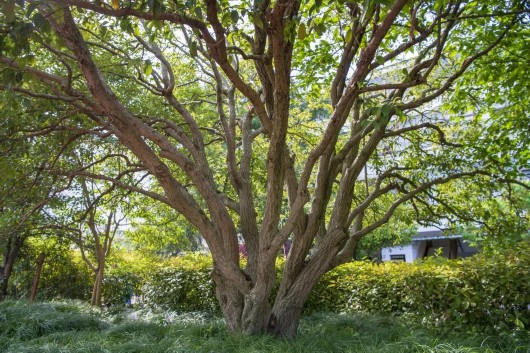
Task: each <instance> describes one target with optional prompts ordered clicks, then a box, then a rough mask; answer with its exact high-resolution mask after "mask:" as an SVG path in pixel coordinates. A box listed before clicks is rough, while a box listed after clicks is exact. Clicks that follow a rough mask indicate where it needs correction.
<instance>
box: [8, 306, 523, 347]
mask: <svg viewBox="0 0 530 353" xmlns="http://www.w3.org/2000/svg"><path fill="white" fill-rule="evenodd" d="M0 352H12V353H24V352H28V353H29V352H31V353H44V352H49V353H52V352H53V353H60V352H61V353H62V352H87V353H88V352H94V353H96V352H112V353H114V352H123V353H135V352H138V353H150V352H152V353H162V352H208V353H210V352H219V353H221V352H226V353H228V352H241V353H243V352H244V353H250V352H278V353H280V352H281V353H287V352H300V353H310V352H318V353H322V352H352V353H353V352H356V353H358V352H383V353H384V352H389V353H390V352H392V353H395V352H436V353H438V352H520V353H523V352H530V332H519V333H517V334H509V333H507V334H497V335H491V334H490V335H488V334H485V333H481V332H475V333H469V332H468V333H465V332H456V331H449V330H447V329H446V330H441V329H434V328H427V327H422V326H421V325H418V324H413V323H411V322H408V321H406V320H404V319H400V318H392V317H381V316H372V315H366V314H356V315H346V314H314V315H311V316H306V317H304V318H303V320H302V323H301V325H300V333H299V335H298V338H297V339H295V340H291V341H284V340H277V339H274V338H272V337H268V336H251V337H248V336H242V335H236V334H231V333H228V332H227V331H226V329H225V328H224V325H223V322H222V320H221V319H220V318H219V317H218V316H216V315H214V314H207V313H180V314H178V313H175V312H164V311H157V312H153V311H151V310H147V309H142V310H127V311H122V312H118V313H110V312H105V311H100V310H97V309H94V308H91V307H89V306H87V305H85V304H80V303H77V302H70V301H66V302H52V303H35V304H29V303H27V302H15V301H4V302H0Z"/></svg>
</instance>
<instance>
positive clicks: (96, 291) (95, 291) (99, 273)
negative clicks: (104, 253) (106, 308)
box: [90, 261, 105, 306]
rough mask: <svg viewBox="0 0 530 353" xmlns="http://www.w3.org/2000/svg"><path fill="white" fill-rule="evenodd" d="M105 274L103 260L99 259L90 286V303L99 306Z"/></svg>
mask: <svg viewBox="0 0 530 353" xmlns="http://www.w3.org/2000/svg"><path fill="white" fill-rule="evenodd" d="M104 275H105V262H103V261H101V262H100V263H99V266H98V267H97V270H96V276H95V278H94V286H93V288H92V298H91V299H90V304H92V305H95V306H101V296H102V293H103V278H104Z"/></svg>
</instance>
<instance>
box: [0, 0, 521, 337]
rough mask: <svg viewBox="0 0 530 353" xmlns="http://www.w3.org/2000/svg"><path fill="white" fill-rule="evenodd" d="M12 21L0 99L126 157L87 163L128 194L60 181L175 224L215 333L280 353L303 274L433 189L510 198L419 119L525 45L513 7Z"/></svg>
mask: <svg viewBox="0 0 530 353" xmlns="http://www.w3.org/2000/svg"><path fill="white" fill-rule="evenodd" d="M15 3H16V2H15V1H14V0H8V1H5V2H4V15H3V23H4V24H3V25H2V40H1V43H2V45H1V52H2V54H1V56H0V64H1V68H2V70H3V75H4V84H3V85H2V86H0V87H1V88H2V89H5V90H12V91H14V92H17V93H19V94H22V95H26V96H28V97H33V98H35V99H45V100H53V101H56V102H58V105H60V106H62V107H68V111H69V112H70V114H66V115H65V116H64V118H63V119H61V120H60V121H59V123H58V124H57V125H58V126H60V127H61V129H62V130H63V131H64V130H68V131H71V132H72V133H75V132H76V131H77V132H84V133H90V131H92V133H93V135H94V136H96V137H100V138H101V139H102V140H108V141H111V140H113V139H116V138H117V139H119V141H120V142H121V144H122V145H123V146H125V147H126V148H128V149H129V150H130V152H131V153H132V154H133V155H134V156H135V160H130V159H129V157H124V156H123V154H110V155H108V156H104V157H102V158H101V161H102V162H104V161H106V160H108V159H111V158H114V159H122V160H123V162H125V163H126V164H127V165H130V168H129V171H130V173H133V174H136V175H137V176H136V177H134V176H133V177H131V178H130V180H138V179H135V178H140V179H142V178H146V175H148V177H147V178H146V179H145V181H146V182H144V183H141V184H138V183H136V184H130V183H127V182H126V181H125V180H124V179H123V177H122V176H123V171H116V172H115V173H114V174H112V173H105V174H98V173H92V172H89V170H88V169H86V168H78V169H76V170H74V171H70V173H72V174H75V175H77V176H82V177H85V178H96V179H101V180H106V181H110V182H112V183H114V185H116V186H117V187H121V188H125V189H128V190H131V191H134V192H138V193H140V194H143V195H145V196H147V197H150V198H152V199H154V200H156V201H159V202H162V203H165V204H167V205H168V206H169V207H171V208H172V209H174V211H175V212H177V213H179V214H180V215H182V216H183V217H185V218H186V219H187V221H188V222H189V223H190V224H191V225H193V227H195V228H196V229H197V230H198V232H200V234H201V235H202V236H203V237H204V239H205V241H206V242H207V244H208V246H209V249H210V251H211V253H212V256H213V261H214V268H213V271H212V276H213V279H214V281H215V283H216V288H217V296H218V299H219V303H220V306H221V309H222V312H223V315H224V318H225V321H226V323H227V325H228V328H229V329H230V330H233V331H240V332H246V333H261V332H270V333H273V334H276V335H278V336H282V337H293V336H294V335H295V334H296V329H297V326H298V322H299V318H300V315H301V311H302V306H303V304H304V302H305V300H306V298H307V297H308V295H309V293H310V291H311V289H312V288H313V286H314V285H315V284H316V283H317V281H318V280H319V278H320V277H321V276H322V274H324V273H325V272H326V271H329V270H330V269H332V268H334V267H336V266H338V265H340V264H342V263H344V262H346V261H349V260H350V259H351V258H352V255H353V253H354V251H355V248H356V245H357V243H358V242H359V240H360V239H361V238H362V237H363V236H365V235H367V234H369V233H370V232H372V231H373V230H375V229H377V228H378V227H380V226H381V225H383V224H385V223H386V222H387V221H388V220H389V219H390V217H391V216H392V215H393V213H394V212H395V210H396V209H397V208H398V207H399V206H400V205H402V204H404V203H407V202H412V201H416V202H434V203H436V202H438V201H437V200H436V198H435V197H434V198H433V197H431V196H436V188H437V186H439V185H442V184H444V183H447V182H449V181H451V180H454V179H457V178H469V177H473V176H476V175H481V176H484V177H487V178H490V176H491V178H494V179H495V180H503V181H514V182H516V178H517V175H518V172H519V171H520V170H519V168H518V167H515V168H514V167H513V163H514V162H515V161H513V160H510V159H509V158H508V159H500V160H494V161H492V160H490V159H480V158H474V157H479V156H480V155H481V154H480V153H479V152H477V150H476V148H478V147H481V146H477V145H475V144H474V143H466V141H464V140H463V139H464V138H465V137H466V136H467V135H466V130H465V129H463V128H462V126H463V125H462V124H460V123H459V122H462V121H463V120H462V119H461V120H458V119H457V120H452V119H450V118H449V117H448V116H446V115H444V114H442V113H441V112H440V111H438V108H437V107H438V106H440V104H441V103H442V101H443V100H444V99H445V96H444V94H445V93H447V92H449V91H450V90H451V89H452V87H453V86H454V84H455V83H457V82H458V81H459V79H461V78H462V77H463V76H465V73H466V71H467V70H468V69H470V68H471V67H472V66H473V65H474V64H475V63H477V62H480V61H483V60H484V58H487V57H488V56H490V55H499V54H498V50H500V49H499V48H501V47H500V45H501V44H505V41H506V40H507V38H512V37H513V36H514V35H515V34H514V33H517V32H518V31H521V32H523V34H524V32H525V31H526V32H527V28H525V27H524V24H525V22H524V21H527V20H528V18H527V17H528V5H527V4H526V2H520V1H513V2H512V1H503V2H497V1H484V2H480V3H478V2H476V1H460V0H446V1H407V0H397V1H375V0H367V1H364V2H362V3H360V2H357V1H322V0H314V1H295V0H277V1H269V0H254V1H237V2H229V1H215V0H205V1H196V0H189V1H165V0H138V1H133V0H124V1H120V0H112V1H87V0H48V1H38V0H28V1H25V2H18V3H22V4H21V6H19V5H15ZM519 47H520V46H519ZM503 48H504V47H503ZM524 118H525V117H519V119H521V121H524V120H523V119H524ZM464 120H465V119H464ZM57 125H56V126H57ZM474 141H475V142H476V141H478V140H474ZM508 165H509V166H510V167H509V172H510V173H509V174H504V173H503V172H504V170H505V169H506V168H507V166H508ZM52 172H53V173H58V174H61V173H63V174H64V173H66V172H67V171H65V170H64V169H63V170H58V169H57V168H56V169H55V170H52ZM381 205H387V206H386V207H381ZM239 234H240V235H241V236H242V238H243V239H244V242H245V244H246V248H247V250H248V261H247V263H246V265H245V267H241V265H240V262H239V246H238V235H239ZM289 238H291V240H292V246H291V250H290V253H289V256H288V258H287V260H286V262H285V268H284V270H283V276H282V281H281V283H280V284H279V290H278V293H277V295H276V296H275V298H273V299H272V300H271V291H272V289H273V286H274V284H275V280H276V275H275V269H274V265H275V262H276V257H277V254H278V252H279V251H280V249H281V247H282V245H283V244H284V243H285V241H286V240H288V239H289Z"/></svg>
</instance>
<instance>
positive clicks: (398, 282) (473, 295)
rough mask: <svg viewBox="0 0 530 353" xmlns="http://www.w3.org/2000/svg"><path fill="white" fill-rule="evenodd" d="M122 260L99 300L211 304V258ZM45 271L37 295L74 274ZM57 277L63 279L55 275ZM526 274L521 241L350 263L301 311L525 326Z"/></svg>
mask: <svg viewBox="0 0 530 353" xmlns="http://www.w3.org/2000/svg"><path fill="white" fill-rule="evenodd" d="M133 260H134V259H133ZM280 261H281V260H280ZM126 262H127V263H129V264H128V265H123V264H122V265H123V266H115V267H110V268H109V270H108V273H107V277H106V280H105V287H104V302H105V304H106V305H116V304H119V305H123V304H125V302H126V300H127V299H129V298H130V295H131V294H132V293H134V295H135V296H137V297H139V298H140V300H141V302H143V303H144V304H147V305H157V306H163V307H166V308H169V309H174V310H179V311H191V310H217V308H218V303H217V300H216V298H215V293H214V284H213V281H212V280H211V278H210V271H211V268H212V261H211V258H209V257H207V256H202V255H192V254H191V255H186V256H183V257H178V258H174V259H172V260H170V261H169V262H168V261H166V262H164V263H150V264H137V262H136V264H135V261H132V260H131V261H126ZM124 263H125V262H124ZM51 270H52V267H47V268H45V271H44V272H43V278H42V281H41V289H40V292H39V293H40V295H39V296H40V298H41V299H50V298H52V297H53V296H55V297H69V296H70V294H72V293H70V292H71V291H72V290H74V289H76V288H77V286H78V285H77V284H76V283H77V282H80V279H79V278H78V279H74V278H72V279H67V280H64V276H63V275H59V273H58V272H57V271H56V270H53V271H51ZM278 271H279V275H281V274H280V270H278ZM78 272H79V271H78ZM30 273H31V272H29V271H28V280H29V274H30ZM69 273H70V272H69ZM86 276H87V275H86V273H85V274H83V277H84V278H83V281H84V282H88V283H87V285H85V286H82V287H83V291H84V293H86V294H87V295H88V294H89V292H90V282H91V280H90V278H88V279H87V277H86ZM56 277H57V278H56ZM61 278H62V281H63V282H62V284H60V282H58V281H59V279H61ZM529 279H530V244H525V243H521V244H519V245H518V246H517V247H515V248H513V249H510V250H508V251H504V252H498V253H497V254H488V255H479V256H475V257H473V258H470V259H465V260H457V261H455V260H445V259H442V258H431V259H429V260H427V261H424V262H422V263H418V264H414V265H411V264H405V263H385V264H374V263H371V262H352V263H349V264H346V265H343V266H341V267H339V268H337V269H335V270H334V271H331V272H329V273H328V274H326V275H325V276H324V277H323V278H322V280H321V281H320V282H319V284H318V285H317V286H316V287H315V289H314V291H313V293H312V295H311V296H310V298H309V300H308V302H307V303H306V312H312V311H330V312H353V311H366V312H381V313H389V314H393V315H406V316H411V317H415V318H420V319H423V320H427V321H430V322H432V323H434V324H443V323H451V324H453V325H466V326H474V325H487V326H489V327H496V328H499V329H502V328H510V329H512V328H516V327H518V328H523V327H525V328H528V327H529V326H530V280H529ZM58 283H59V285H58V287H55V288H54V286H56V285H57V284H58ZM74 284H75V286H76V288H73V285H74ZM61 291H65V292H64V293H63V292H61ZM74 292H75V293H73V294H74V295H72V296H71V297H74V298H80V297H82V295H81V292H82V291H80V290H78V288H77V290H74Z"/></svg>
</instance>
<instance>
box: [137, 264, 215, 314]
mask: <svg viewBox="0 0 530 353" xmlns="http://www.w3.org/2000/svg"><path fill="white" fill-rule="evenodd" d="M211 270H212V260H211V258H210V257H208V256H201V255H195V256H194V255H188V256H185V257H182V258H180V260H179V261H174V263H173V264H172V265H171V267H166V268H163V269H160V270H159V271H158V272H155V273H152V274H151V276H150V277H149V279H148V280H147V283H146V285H145V286H144V288H143V294H144V300H145V301H146V303H149V304H155V305H161V306H166V307H168V308H171V309H175V310H216V309H218V303H217V299H216V298H215V287H214V283H213V280H212V279H211V277H210V272H211Z"/></svg>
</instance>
